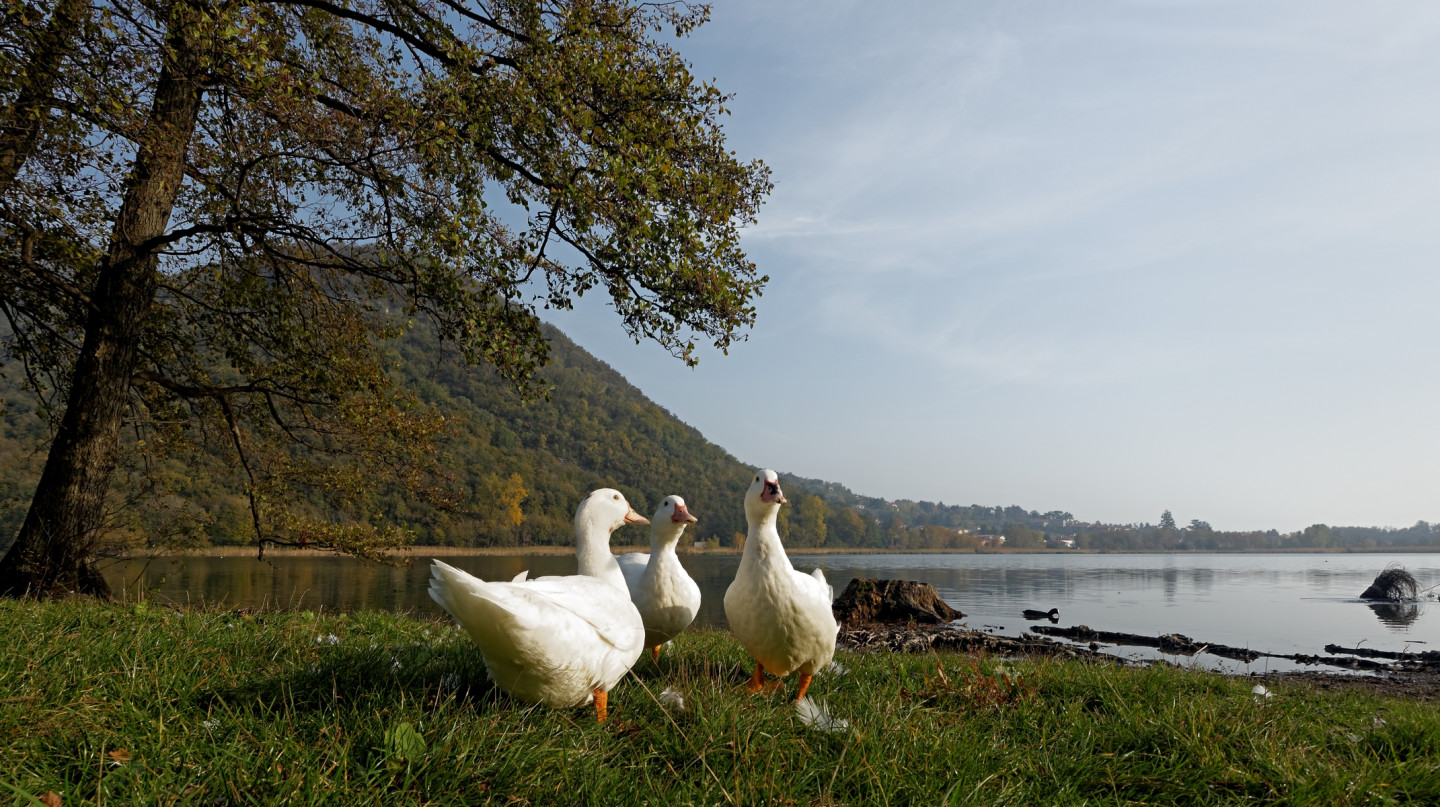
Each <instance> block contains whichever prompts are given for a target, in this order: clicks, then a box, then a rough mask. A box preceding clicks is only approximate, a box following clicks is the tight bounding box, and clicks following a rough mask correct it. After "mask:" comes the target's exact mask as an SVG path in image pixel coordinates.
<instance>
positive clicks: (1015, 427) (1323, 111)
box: [548, 0, 1440, 530]
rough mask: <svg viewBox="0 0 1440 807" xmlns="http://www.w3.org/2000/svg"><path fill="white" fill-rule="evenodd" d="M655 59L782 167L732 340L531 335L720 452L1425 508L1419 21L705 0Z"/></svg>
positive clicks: (1172, 6)
mask: <svg viewBox="0 0 1440 807" xmlns="http://www.w3.org/2000/svg"><path fill="white" fill-rule="evenodd" d="M680 49H681V51H682V52H683V53H684V54H685V55H686V56H687V57H688V58H689V59H690V60H691V61H692V62H693V64H694V68H695V72H696V73H697V74H698V75H699V76H700V77H702V78H707V79H709V78H713V79H714V80H715V82H716V83H717V84H718V85H719V86H720V87H721V88H722V89H724V90H726V91H729V92H733V93H735V94H736V98H735V100H734V102H733V103H732V104H731V105H730V106H731V108H732V110H733V115H732V117H731V118H730V119H729V122H728V123H727V125H726V130H727V132H728V133H729V136H730V140H731V143H732V145H733V147H734V148H735V149H736V150H737V151H738V152H739V153H740V154H741V155H743V156H746V157H752V156H753V157H759V158H761V159H763V160H765V161H766V162H767V163H768V164H769V165H770V166H771V168H772V169H773V171H774V181H775V190H774V193H773V194H772V196H771V198H770V201H769V202H768V204H767V205H766V206H765V207H764V208H763V209H762V210H761V213H760V222H759V224H758V226H756V227H753V228H751V229H749V230H747V231H746V236H745V245H746V248H747V250H748V251H749V252H750V255H751V257H752V258H753V259H754V260H755V261H756V262H757V263H758V264H759V265H760V267H761V269H762V271H763V272H765V273H766V274H768V275H769V276H770V277H771V282H770V285H769V287H768V288H767V290H766V292H765V295H764V296H763V297H762V298H761V299H760V300H759V302H758V309H759V321H758V323H757V325H756V327H755V328H754V329H753V331H751V332H750V338H749V340H748V341H747V342H746V343H744V344H742V345H739V346H738V348H735V349H732V350H731V353H730V355H729V356H722V355H720V354H719V353H718V352H715V351H711V352H710V353H708V354H705V355H703V357H702V360H701V363H700V366H699V367H698V368H697V369H695V370H690V369H687V368H685V367H684V366H683V364H682V363H680V362H678V361H676V360H674V359H672V358H670V357H669V355H668V354H666V353H665V352H664V351H662V350H661V349H660V348H659V347H658V346H655V345H653V344H648V343H646V344H641V345H638V346H637V345H635V344H634V343H633V342H632V341H631V340H629V339H628V338H627V337H625V335H624V334H623V332H622V331H621V329H620V326H619V323H618V320H616V318H615V317H614V316H613V313H612V312H610V311H609V310H608V308H607V307H606V306H605V305H604V301H603V299H601V297H600V296H596V295H591V296H588V297H587V298H585V299H584V300H583V301H582V304H581V305H580V306H579V307H578V308H577V310H576V311H575V312H571V313H566V314H563V315H557V314H556V313H555V312H549V314H548V316H549V318H550V319H551V320H552V321H554V322H555V323H556V324H557V325H559V326H560V327H561V328H562V329H564V330H565V331H566V332H567V333H568V334H570V335H571V336H572V337H574V338H575V339H576V340H577V341H578V342H580V344H582V345H584V346H585V347H586V348H587V349H589V350H590V351H592V352H593V353H595V354H596V355H597V356H599V357H600V358H602V359H603V360H605V361H606V362H608V363H609V364H611V365H612V366H613V367H615V368H616V369H617V370H619V371H620V372H621V373H623V374H624V375H625V376H626V377H627V378H629V379H630V380H631V381H632V382H633V383H635V384H636V385H637V386H639V387H640V388H641V389H642V390H644V391H645V392H646V394H648V395H649V396H650V397H651V398H653V399H654V400H656V401H657V402H658V403H660V404H661V405H663V406H665V407H666V408H667V409H669V410H670V411H671V412H673V413H675V414H676V415H677V416H679V417H680V418H681V419H683V420H685V421H686V422H688V423H690V424H691V425H693V426H695V427H696V428H698V429H700V430H701V431H702V432H703V433H704V434H705V435H706V436H707V437H708V438H709V439H710V440H712V441H713V442H715V443H717V444H719V445H721V446H723V447H725V448H726V449H727V450H729V451H731V452H732V453H734V454H735V455H736V456H737V457H739V458H740V459H741V460H742V461H744V462H747V463H753V464H756V465H763V466H766V467H772V468H776V469H778V470H781V471H789V472H793V473H799V474H803V475H806V476H813V477H820V478H824V479H829V480H833V481H836V482H841V483H843V484H845V485H848V486H849V487H850V488H852V489H853V490H855V491H857V492H860V493H864V494H868V495H876V496H884V497H887V498H909V499H929V500H931V501H944V502H946V503H947V504H985V505H1010V504H1019V505H1021V506H1023V507H1026V508H1028V509H1038V510H1041V511H1046V510H1051V509H1063V510H1069V511H1070V512H1072V513H1074V514H1075V515H1076V516H1077V517H1079V518H1082V519H1087V520H1094V519H1098V520H1105V521H1111V522H1120V523H1129V522H1141V521H1148V522H1154V521H1156V520H1158V518H1159V515H1160V512H1161V511H1162V510H1165V509H1170V510H1172V511H1173V512H1174V514H1175V517H1176V518H1177V519H1178V520H1179V521H1181V523H1185V522H1188V521H1189V520H1190V519H1192V518H1199V519H1204V520H1207V521H1209V522H1210V523H1211V524H1213V525H1214V526H1215V527H1217V528H1221V529H1248V528H1267V529H1268V528H1271V527H1274V528H1278V529H1282V530H1293V529H1299V528H1302V527H1304V526H1307V525H1309V524H1312V523H1317V522H1323V523H1329V524H1354V525H1372V524H1378V525H1397V526H1406V525H1409V524H1412V523H1414V522H1415V521H1416V520H1417V519H1426V520H1430V521H1435V520H1440V417H1437V415H1440V272H1437V271H1436V263H1437V262H1440V4H1436V3H1433V2H1429V1H1428V0H1416V1H1415V2H1373V3H1354V2H1329V0H1305V1H1304V2H1263V3H1257V2H1221V1H1219V0H1217V1H1215V2H1086V3H1065V2H967V3H956V4H948V3H946V4H942V3H893V4H886V5H885V6H884V7H883V8H882V7H881V6H877V5H875V4H873V3H870V4H861V3H846V2H779V3H776V2H750V1H749V0H736V1H733V2H732V1H728V0H721V2H719V3H717V4H716V6H715V7H714V9H713V13H712V22H711V23H710V24H708V25H706V26H705V27H703V28H702V29H701V30H700V31H699V32H697V33H696V34H695V35H694V36H692V37H691V38H690V39H689V40H686V41H682V42H681V43H680ZM677 492H679V493H681V494H682V495H683V491H677ZM699 505H700V503H696V506H697V507H698V506H699Z"/></svg>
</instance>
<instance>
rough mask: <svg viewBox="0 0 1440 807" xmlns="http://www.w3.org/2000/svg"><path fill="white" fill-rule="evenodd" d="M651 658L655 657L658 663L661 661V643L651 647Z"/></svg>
mask: <svg viewBox="0 0 1440 807" xmlns="http://www.w3.org/2000/svg"><path fill="white" fill-rule="evenodd" d="M650 658H652V659H654V660H655V663H656V664H659V663H660V645H658V644H657V645H655V646H654V647H652V648H650Z"/></svg>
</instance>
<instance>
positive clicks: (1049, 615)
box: [1025, 608, 1060, 622]
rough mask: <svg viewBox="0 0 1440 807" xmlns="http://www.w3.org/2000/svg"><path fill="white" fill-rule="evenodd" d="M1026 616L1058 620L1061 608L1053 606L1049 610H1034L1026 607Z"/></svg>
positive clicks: (1027, 617) (1028, 617)
mask: <svg viewBox="0 0 1440 807" xmlns="http://www.w3.org/2000/svg"><path fill="white" fill-rule="evenodd" d="M1025 618H1026V619H1048V620H1050V621H1051V622H1056V621H1058V620H1059V619H1060V609H1059V608H1051V609H1050V610H1049V611H1035V610H1033V609H1030V608H1026V609H1025Z"/></svg>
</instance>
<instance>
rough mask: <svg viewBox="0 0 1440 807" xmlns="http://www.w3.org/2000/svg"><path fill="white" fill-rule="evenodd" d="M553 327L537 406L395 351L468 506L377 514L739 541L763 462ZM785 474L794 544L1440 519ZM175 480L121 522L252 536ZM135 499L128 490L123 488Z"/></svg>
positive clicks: (3, 435)
mask: <svg viewBox="0 0 1440 807" xmlns="http://www.w3.org/2000/svg"><path fill="white" fill-rule="evenodd" d="M546 335H547V337H548V338H549V340H550V343H551V345H552V360H551V364H550V365H549V366H548V367H546V368H545V369H544V370H542V371H541V377H542V378H543V379H544V380H545V381H547V382H548V383H549V384H550V385H551V388H552V395H551V397H550V399H549V400H536V401H528V402H527V401H522V400H521V399H520V398H519V397H518V396H517V395H516V394H515V393H514V392H512V391H511V390H510V388H509V387H508V385H506V383H505V382H504V381H502V380H501V379H499V378H498V377H497V376H496V375H495V373H493V372H492V371H490V370H488V369H487V368H468V367H465V366H464V365H463V364H462V363H461V362H459V361H458V360H457V359H456V358H454V357H452V356H447V355H445V353H444V351H442V349H441V348H440V346H439V344H438V343H437V342H436V340H435V339H434V338H433V336H432V335H430V334H429V333H428V331H426V330H425V329H424V328H416V329H414V330H412V331H411V332H410V333H409V335H408V336H406V337H405V338H404V340H403V341H401V342H400V343H399V344H398V345H396V346H395V351H396V355H395V359H396V365H397V370H396V372H397V374H398V378H397V380H398V381H400V382H401V383H402V384H404V385H405V386H406V387H408V388H409V389H411V390H413V391H414V393H415V394H416V395H417V396H418V397H419V398H420V399H421V400H422V401H424V402H426V403H429V404H432V405H434V406H435V407H437V409H439V410H440V411H442V412H444V413H445V414H446V415H447V417H449V418H450V420H451V424H452V427H453V434H452V437H451V438H450V439H449V440H447V441H446V442H445V443H444V445H443V449H442V450H443V455H442V460H443V464H444V466H445V467H446V468H447V469H448V470H449V471H450V472H452V473H453V474H454V476H455V478H456V483H457V484H458V485H459V486H460V487H461V488H463V489H464V490H465V491H466V493H467V494H468V496H466V497H465V499H464V500H463V501H462V502H461V503H460V505H459V507H458V508H457V509H455V510H453V511H441V510H437V509H435V508H434V507H432V506H430V505H427V504H423V503H421V502H419V501H418V500H417V499H415V498H413V497H411V496H410V495H409V494H408V493H407V492H406V491H401V490H389V491H386V492H383V493H382V494H380V496H379V498H378V500H376V501H375V502H374V504H375V509H377V510H379V511H380V512H382V513H383V514H385V515H386V516H387V517H389V518H390V519H392V520H394V521H396V522H398V523H400V524H402V525H404V526H407V527H408V528H410V529H411V530H413V532H414V534H415V540H416V542H417V543H421V544H450V545H464V546H494V545H499V546H513V545H532V544H568V543H570V542H571V534H572V533H571V518H572V516H573V514H574V511H575V506H576V504H577V503H578V502H579V501H580V499H581V497H582V496H584V495H585V494H586V493H588V492H589V491H591V490H593V489H595V488H597V487H614V488H618V489H619V490H621V491H622V492H623V493H624V494H625V495H626V497H627V498H628V499H630V501H631V503H632V504H633V505H634V506H635V508H636V509H637V510H639V511H640V512H642V513H644V514H646V515H647V516H648V515H649V514H650V513H651V512H653V510H654V508H655V506H656V505H657V504H658V503H659V501H660V500H661V499H662V498H664V497H665V496H666V495H669V494H679V495H681V496H683V497H684V498H685V500H686V502H687V503H688V504H689V505H690V507H691V509H692V510H693V511H694V512H695V513H696V515H697V516H698V517H699V519H700V521H699V523H698V524H696V525H695V526H693V527H691V529H690V532H689V533H687V536H688V537H689V538H691V539H695V540H714V541H715V542H717V543H718V544H721V545H724V546H731V545H734V543H735V539H736V536H737V534H741V535H743V533H744V531H745V518H744V512H743V510H742V504H741V502H742V500H743V496H744V492H745V489H746V487H747V486H748V484H749V481H750V474H751V471H752V470H753V466H752V465H750V464H748V462H757V463H765V462H766V461H767V460H766V458H764V457H756V458H746V460H747V461H748V462H742V461H741V460H740V459H737V458H736V457H733V456H731V455H730V454H729V453H727V452H726V451H725V450H724V449H722V448H721V447H719V446H717V445H715V444H713V443H711V442H709V441H707V440H706V439H705V438H704V436H703V435H701V434H700V432H698V431H697V430H695V429H693V428H691V427H690V426H688V425H686V424H685V423H683V422H682V421H681V420H680V419H679V418H676V417H675V416H674V415H672V414H670V413H669V412H667V411H665V410H664V409H662V408H661V407H660V406H658V405H656V404H655V403H654V402H652V401H651V400H649V399H648V398H646V397H645V395H644V394H643V393H641V392H640V390H638V389H636V388H635V387H634V386H632V385H631V384H629V383H628V382H627V381H626V380H625V379H624V378H623V377H622V376H621V375H620V374H619V373H617V372H615V371H614V370H613V369H612V368H610V367H609V366H608V365H606V364H605V363H604V362H602V361H600V360H598V359H596V358H595V357H594V356H592V355H590V354H589V353H587V352H586V351H585V350H584V349H582V348H581V347H579V346H578V345H576V344H575V343H574V342H572V341H570V340H569V339H568V338H566V336H565V335H564V334H562V333H561V332H560V331H558V330H556V329H554V328H549V327H547V329H546ZM5 369H6V370H7V371H8V373H9V377H8V378H7V377H0V399H4V400H6V401H7V402H8V405H9V413H8V414H6V415H5V417H4V419H3V423H0V548H3V547H5V546H8V544H9V543H10V541H11V539H12V538H13V536H14V534H15V532H16V531H17V530H18V529H19V526H20V522H21V520H22V519H23V518H24V514H25V509H26V507H27V506H28V504H29V498H30V495H31V492H32V491H33V490H34V486H35V480H36V478H37V477H38V475H39V469H40V463H41V462H42V461H43V459H44V454H43V449H44V438H45V433H46V432H45V425H44V423H43V421H42V420H41V419H40V418H39V417H38V415H37V414H36V413H35V412H34V401H33V399H32V398H30V397H29V396H28V395H26V394H24V393H22V392H21V391H20V390H19V389H18V385H17V384H16V379H15V378H14V375H15V370H16V368H14V367H13V366H12V367H10V368H5ZM207 464H211V465H216V466H223V465H224V463H207ZM777 470H779V471H780V474H781V480H782V483H783V484H784V487H785V493H786V496H787V497H788V498H789V499H790V500H791V501H792V503H793V505H792V506H790V507H786V508H784V509H783V510H782V511H781V520H780V528H781V532H782V535H784V536H785V540H786V542H787V543H788V544H790V545H791V546H795V547H806V546H817V545H821V544H824V545H828V546H855V547H889V548H911V549H923V548H933V549H941V548H951V549H959V548H967V547H979V546H982V545H995V544H997V543H999V540H998V537H999V536H1003V537H1004V539H1005V545H1006V546H1010V547H1033V548H1039V547H1042V546H1045V545H1046V544H1047V542H1048V543H1049V544H1050V545H1051V546H1056V545H1058V544H1057V543H1056V541H1055V539H1059V538H1068V539H1071V540H1073V541H1074V543H1075V545H1076V546H1078V547H1088V548H1094V549H1125V550H1146V549H1152V550H1153V549H1161V550H1184V549H1209V550H1215V549H1220V550H1224V549H1260V548H1283V547H1292V546H1293V547H1325V546H1366V545H1376V544H1380V545H1385V544H1392V545H1406V546H1421V545H1434V544H1437V543H1440V525H1431V524H1427V523H1425V522H1421V523H1419V524H1417V525H1415V526H1414V527H1412V528H1408V529H1405V530H1386V529H1377V528H1355V527H1335V528H1333V529H1332V528H1330V527H1325V526H1324V525H1316V526H1315V527H1311V528H1309V529H1307V530H1305V531H1304V532H1300V533H1292V534H1287V535H1282V534H1280V533H1278V532H1275V531H1273V530H1271V531H1268V532H1258V531H1257V532H1246V533H1227V532H1219V531H1214V530H1211V529H1210V528H1209V525H1207V524H1205V523H1204V522H1202V521H1198V520H1197V521H1193V522H1192V523H1191V526H1190V527H1188V528H1179V527H1174V526H1173V525H1170V526H1168V527H1167V526H1166V525H1163V524H1162V525H1161V526H1158V527H1157V526H1151V525H1148V524H1147V525H1129V526H1117V525H1106V524H1095V523H1089V524H1087V523H1082V522H1078V521H1077V520H1076V519H1075V518H1074V517H1072V516H1071V514H1070V513H1067V512H1062V511H1050V512H1045V513H1041V512H1038V511H1034V510H1025V509H1024V508H1021V507H1018V506H1013V505H1012V506H1008V507H991V506H984V505H946V504H944V503H936V502H925V501H909V500H903V499H902V500H897V501H888V500H885V499H880V498H874V497H869V496H863V495H858V494H855V493H853V492H851V491H850V490H849V489H848V488H846V487H844V486H843V485H840V484H836V483H834V482H827V481H824V480H819V479H806V478H802V477H797V476H795V475H793V474H788V473H786V472H785V470H784V469H777ZM118 478H120V479H122V480H123V476H122V477H118ZM170 479H171V483H172V484H171V488H170V490H169V491H168V492H167V496H166V497H165V500H164V501H162V502H159V503H158V504H159V505H160V506H155V504H152V503H147V502H146V500H143V499H142V500H140V501H139V502H138V503H137V504H136V505H135V506H133V507H131V508H130V509H129V510H128V511H125V512H124V513H123V514H122V517H121V518H120V519H118V522H117V523H119V524H121V525H128V527H124V528H128V529H130V530H132V531H133V532H135V533H136V537H140V536H146V537H149V536H151V535H154V534H160V533H164V532H165V531H166V529H168V528H167V527H164V526H162V525H160V524H159V519H160V518H161V516H162V514H165V513H173V512H175V511H176V510H177V502H178V503H183V506H184V508H187V509H188V510H190V511H191V512H192V513H198V514H199V518H198V519H195V520H194V523H196V524H198V526H195V527H193V528H191V532H192V537H191V541H192V542H198V543H206V542H208V543H212V544H241V543H249V542H252V541H253V540H254V535H253V533H252V532H251V530H250V521H249V516H248V512H247V502H246V499H245V497H244V494H243V491H244V488H243V486H242V480H241V477H240V475H239V473H238V472H235V471H234V470H233V469H231V470H230V471H228V472H227V471H225V470H221V471H220V472H219V473H211V474H206V473H202V472H200V471H198V470H196V469H193V468H178V469H176V472H175V473H173V474H171V476H170ZM121 485H122V486H123V481H122V482H121ZM132 494H133V491H129V490H123V489H122V490H117V491H116V497H115V498H116V500H117V501H122V500H125V499H127V498H129V497H130V496H131V495H132ZM1166 515H1167V516H1168V513H1167V514H1166ZM619 540H620V541H623V542H626V543H644V542H646V541H647V540H648V536H647V534H646V533H645V531H644V530H641V529H636V528H630V529H627V530H625V531H624V532H623V533H622V534H621V537H620V538H619Z"/></svg>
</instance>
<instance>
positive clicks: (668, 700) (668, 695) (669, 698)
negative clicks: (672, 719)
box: [660, 687, 685, 712]
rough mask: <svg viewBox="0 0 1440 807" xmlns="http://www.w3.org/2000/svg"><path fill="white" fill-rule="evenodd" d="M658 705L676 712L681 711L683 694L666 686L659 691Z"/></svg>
mask: <svg viewBox="0 0 1440 807" xmlns="http://www.w3.org/2000/svg"><path fill="white" fill-rule="evenodd" d="M660 705H661V706H664V707H665V708H666V709H674V710H675V711H677V712H683V711H685V696H684V695H682V694H680V693H679V692H676V691H675V690H673V689H671V688H669V687H666V688H665V691H664V692H661V693H660Z"/></svg>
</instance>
